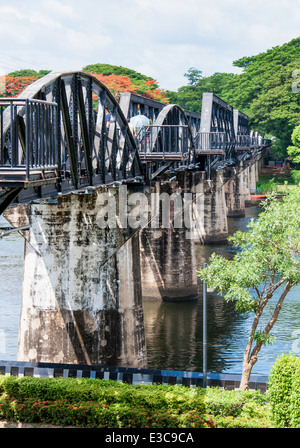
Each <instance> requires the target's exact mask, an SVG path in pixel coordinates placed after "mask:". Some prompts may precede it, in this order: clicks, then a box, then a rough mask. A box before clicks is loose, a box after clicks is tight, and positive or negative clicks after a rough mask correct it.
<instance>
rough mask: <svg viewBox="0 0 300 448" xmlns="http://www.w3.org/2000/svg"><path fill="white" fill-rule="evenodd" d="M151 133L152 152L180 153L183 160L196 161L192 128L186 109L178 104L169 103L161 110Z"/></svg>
mask: <svg viewBox="0 0 300 448" xmlns="http://www.w3.org/2000/svg"><path fill="white" fill-rule="evenodd" d="M173 126H174V127H173ZM151 134H152V135H151V137H152V138H151V141H152V147H151V152H157V153H159V152H163V151H164V152H165V153H168V152H169V153H174V154H175V153H178V155H179V154H181V155H182V159H183V160H184V159H186V160H188V161H189V162H193V161H194V149H195V147H194V139H193V134H192V130H191V127H190V124H189V121H188V118H187V116H186V114H185V112H184V110H183V109H182V108H181V107H180V106H178V105H177V104H168V105H167V106H165V107H164V108H163V109H162V110H161V111H160V113H159V115H158V117H157V119H156V120H155V122H154V124H153V127H152V130H151Z"/></svg>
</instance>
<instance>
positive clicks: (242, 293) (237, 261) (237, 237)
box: [198, 187, 300, 389]
mask: <svg viewBox="0 0 300 448" xmlns="http://www.w3.org/2000/svg"><path fill="white" fill-rule="evenodd" d="M263 205H264V211H263V212H262V213H261V214H260V215H259V219H257V220H254V219H253V220H251V222H250V223H249V225H248V231H246V232H241V231H238V232H236V233H235V234H234V235H233V236H232V237H230V238H229V240H230V241H231V242H232V243H233V245H234V246H236V247H237V248H238V251H237V252H236V254H235V256H234V257H233V258H232V259H231V260H228V259H226V258H224V257H221V256H218V255H216V254H213V255H212V256H211V258H210V261H209V264H208V266H207V267H206V268H205V269H203V270H201V271H198V276H199V277H201V278H202V280H205V281H206V283H207V285H208V286H209V287H210V288H213V289H214V290H215V291H216V292H217V293H218V294H220V295H222V296H223V297H224V299H225V300H226V301H233V302H234V304H235V308H236V310H237V311H239V312H240V313H253V316H254V317H253V323H252V328H251V331H250V334H249V336H248V341H247V345H246V348H245V354H244V363H243V374H242V380H241V386H240V387H241V388H242V389H246V388H247V387H248V384H249V378H250V373H251V370H252V367H253V366H254V364H255V363H256V362H257V356H258V353H259V351H260V350H261V347H262V346H263V345H265V344H269V343H271V342H272V335H271V333H270V332H271V330H272V328H273V326H274V324H275V322H276V320H277V318H278V315H279V312H280V310H281V308H282V305H283V301H284V299H285V297H286V295H287V293H288V292H289V291H290V290H291V288H292V287H293V286H295V285H296V284H299V283H300V259H299V255H300V187H297V188H295V189H294V190H292V191H290V192H289V194H288V195H286V196H285V197H284V198H283V200H282V201H280V200H279V199H277V198H276V196H275V195H274V194H271V195H269V196H268V198H267V200H266V201H265V203H264V204H263Z"/></svg>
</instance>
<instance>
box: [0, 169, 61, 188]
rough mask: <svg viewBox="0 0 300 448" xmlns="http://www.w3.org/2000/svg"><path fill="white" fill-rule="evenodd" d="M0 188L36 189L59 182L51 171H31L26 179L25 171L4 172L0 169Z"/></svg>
mask: <svg viewBox="0 0 300 448" xmlns="http://www.w3.org/2000/svg"><path fill="white" fill-rule="evenodd" d="M0 176H1V178H0V188H1V187H3V188H4V187H22V188H29V187H38V186H41V185H45V184H47V185H48V184H51V183H56V182H58V181H59V178H58V177H57V173H56V172H55V171H52V170H49V171H47V170H32V171H30V174H29V178H27V175H26V170H22V169H19V170H16V169H15V170H10V171H9V170H7V169H6V170H5V169H0Z"/></svg>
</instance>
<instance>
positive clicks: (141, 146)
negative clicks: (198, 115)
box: [135, 124, 193, 157]
mask: <svg viewBox="0 0 300 448" xmlns="http://www.w3.org/2000/svg"><path fill="white" fill-rule="evenodd" d="M135 141H136V145H137V148H138V150H139V153H140V155H141V156H147V155H151V154H152V155H153V157H155V155H157V156H158V155H161V156H162V157H163V156H166V157H167V156H171V155H174V156H175V155H178V156H182V157H186V156H188V155H189V153H190V151H191V150H192V145H193V143H192V137H191V135H190V133H189V127H188V126H187V125H155V124H154V125H146V126H143V127H142V128H140V129H139V130H138V132H137V134H136V136H135Z"/></svg>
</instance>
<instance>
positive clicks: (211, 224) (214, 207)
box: [203, 170, 228, 244]
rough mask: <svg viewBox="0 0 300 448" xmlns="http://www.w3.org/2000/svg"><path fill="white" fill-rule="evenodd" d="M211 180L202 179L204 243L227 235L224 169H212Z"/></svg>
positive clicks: (216, 240) (223, 239)
mask: <svg viewBox="0 0 300 448" xmlns="http://www.w3.org/2000/svg"><path fill="white" fill-rule="evenodd" d="M212 176H213V178H212V180H211V181H210V180H205V181H204V187H203V189H204V208H203V209H204V216H203V226H204V232H205V233H204V238H203V243H204V244H210V243H218V242H222V241H225V240H226V238H227V237H228V225H227V208H226V200H225V189H224V183H225V177H224V170H219V171H214V172H213V173H212Z"/></svg>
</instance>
